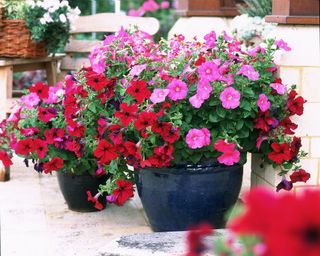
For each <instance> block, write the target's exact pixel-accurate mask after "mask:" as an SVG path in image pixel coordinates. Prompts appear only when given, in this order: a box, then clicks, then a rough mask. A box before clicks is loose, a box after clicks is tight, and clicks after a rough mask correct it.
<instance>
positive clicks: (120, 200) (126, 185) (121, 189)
mask: <svg viewBox="0 0 320 256" xmlns="http://www.w3.org/2000/svg"><path fill="white" fill-rule="evenodd" d="M116 185H117V188H116V189H115V190H113V192H112V196H111V197H107V201H108V202H110V203H114V204H116V205H123V204H124V203H125V202H126V201H127V200H128V199H129V198H131V197H133V186H132V182H131V181H127V180H117V182H116Z"/></svg>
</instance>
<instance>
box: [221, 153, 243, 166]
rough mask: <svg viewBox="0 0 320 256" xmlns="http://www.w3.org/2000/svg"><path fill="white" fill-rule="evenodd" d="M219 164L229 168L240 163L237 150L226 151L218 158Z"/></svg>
mask: <svg viewBox="0 0 320 256" xmlns="http://www.w3.org/2000/svg"><path fill="white" fill-rule="evenodd" d="M218 161H219V163H220V164H225V165H228V166H231V165H233V164H235V163H238V162H239V161H240V152H239V151H238V150H233V151H227V152H225V153H223V154H222V155H221V156H219V157H218Z"/></svg>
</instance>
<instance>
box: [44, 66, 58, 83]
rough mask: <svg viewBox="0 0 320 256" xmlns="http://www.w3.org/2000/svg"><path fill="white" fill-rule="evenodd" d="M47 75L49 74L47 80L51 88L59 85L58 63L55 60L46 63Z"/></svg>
mask: <svg viewBox="0 0 320 256" xmlns="http://www.w3.org/2000/svg"><path fill="white" fill-rule="evenodd" d="M45 66H46V73H47V80H48V84H49V85H50V86H56V85H57V61H56V60H53V61H50V62H46V64H45Z"/></svg>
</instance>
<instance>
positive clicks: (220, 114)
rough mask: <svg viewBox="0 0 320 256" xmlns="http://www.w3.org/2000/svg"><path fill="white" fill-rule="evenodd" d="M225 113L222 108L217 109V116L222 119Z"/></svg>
mask: <svg viewBox="0 0 320 256" xmlns="http://www.w3.org/2000/svg"><path fill="white" fill-rule="evenodd" d="M226 113H227V111H226V110H225V109H224V108H221V107H219V108H217V114H218V116H220V117H222V118H224V117H225V116H226Z"/></svg>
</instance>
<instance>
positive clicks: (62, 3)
mask: <svg viewBox="0 0 320 256" xmlns="http://www.w3.org/2000/svg"><path fill="white" fill-rule="evenodd" d="M60 6H61V7H64V6H67V7H68V6H69V2H68V1H66V0H63V1H62V2H61V4H60Z"/></svg>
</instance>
